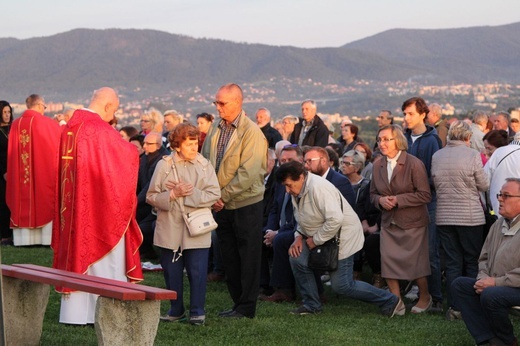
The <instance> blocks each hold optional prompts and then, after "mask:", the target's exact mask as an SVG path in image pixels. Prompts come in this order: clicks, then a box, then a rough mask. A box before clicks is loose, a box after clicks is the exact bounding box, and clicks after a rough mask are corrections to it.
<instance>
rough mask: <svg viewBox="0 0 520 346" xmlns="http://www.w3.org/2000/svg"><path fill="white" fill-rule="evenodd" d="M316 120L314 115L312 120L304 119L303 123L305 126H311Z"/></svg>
mask: <svg viewBox="0 0 520 346" xmlns="http://www.w3.org/2000/svg"><path fill="white" fill-rule="evenodd" d="M313 122H314V117H312V119H311V121H306V120H304V121H302V125H303V127H309V126H312V123H313Z"/></svg>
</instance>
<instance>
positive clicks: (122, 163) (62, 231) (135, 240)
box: [51, 87, 143, 324]
mask: <svg viewBox="0 0 520 346" xmlns="http://www.w3.org/2000/svg"><path fill="white" fill-rule="evenodd" d="M118 108H119V97H118V96H117V94H116V92H115V90H114V89H111V88H108V87H104V88H101V89H99V90H96V91H95V92H94V95H93V97H92V101H91V102H90V105H89V107H88V108H84V109H79V110H77V111H75V112H74V115H73V116H72V118H71V119H70V121H69V122H68V123H67V125H65V126H64V129H63V133H62V136H61V142H60V150H59V175H58V206H59V209H58V213H56V216H55V218H54V225H53V234H52V236H53V237H52V244H51V247H52V249H53V250H54V263H53V267H54V268H57V269H63V270H68V271H71V272H74V273H80V274H89V275H95V276H101V277H105V278H110V279H115V280H121V281H131V282H136V281H140V280H142V279H143V274H142V272H141V263H140V260H139V251H138V248H139V246H140V245H141V242H142V234H141V231H140V230H139V226H138V225H137V222H136V220H135V212H136V205H137V198H136V193H135V187H136V185H137V173H138V167H139V158H138V154H137V151H136V150H135V147H134V146H133V145H132V144H130V143H129V142H127V141H124V140H123V139H122V138H121V136H120V135H119V133H118V132H117V131H115V130H114V129H113V128H112V127H111V126H110V125H109V122H110V121H111V120H112V119H113V118H114V113H115V112H116V111H117V109H118ZM56 290H57V291H58V292H60V293H62V294H63V297H62V304H61V311H60V322H61V323H67V324H88V323H94V318H95V316H94V313H95V307H96V299H97V296H95V295H91V294H88V293H84V292H76V291H71V290H70V289H68V288H64V287H56Z"/></svg>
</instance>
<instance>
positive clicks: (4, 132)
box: [0, 100, 13, 245]
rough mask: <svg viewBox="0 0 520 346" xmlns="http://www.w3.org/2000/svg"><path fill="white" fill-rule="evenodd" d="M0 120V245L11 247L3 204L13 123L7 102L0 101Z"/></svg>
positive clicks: (11, 237)
mask: <svg viewBox="0 0 520 346" xmlns="http://www.w3.org/2000/svg"><path fill="white" fill-rule="evenodd" d="M0 112H1V113H2V114H1V116H2V120H1V124H0V132H1V133H0V215H1V216H0V236H1V237H2V242H1V245H13V230H12V229H11V227H10V226H9V223H10V216H11V212H10V211H9V207H7V203H6V202H5V191H6V187H7V186H6V181H5V176H6V172H7V144H8V142H9V139H8V138H9V130H10V129H11V124H12V123H13V109H12V108H11V105H10V104H9V102H7V101H3V100H2V101H0Z"/></svg>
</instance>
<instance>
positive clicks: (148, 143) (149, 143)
mask: <svg viewBox="0 0 520 346" xmlns="http://www.w3.org/2000/svg"><path fill="white" fill-rule="evenodd" d="M145 144H146V145H158V144H157V143H153V142H144V143H143V145H145Z"/></svg>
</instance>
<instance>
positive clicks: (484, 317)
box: [450, 277, 520, 345]
mask: <svg viewBox="0 0 520 346" xmlns="http://www.w3.org/2000/svg"><path fill="white" fill-rule="evenodd" d="M476 281H477V280H476V279H472V278H467V277H459V278H457V279H455V281H453V284H452V285H451V287H450V290H451V295H452V297H453V301H454V302H455V304H456V306H457V307H458V308H459V309H460V311H461V312H462V318H463V319H464V323H465V324H466V328H468V331H469V333H470V334H471V336H472V337H473V339H475V342H476V343H477V344H480V343H483V342H485V341H487V340H490V339H491V338H494V337H497V338H499V339H500V340H502V342H504V343H505V344H507V345H509V344H511V343H513V341H514V339H515V335H514V333H513V325H512V324H511V320H509V308H511V307H512V306H515V305H520V288H515V287H505V286H493V287H488V288H486V289H484V290H483V291H482V293H481V294H477V293H476V292H475V289H474V288H473V285H475V282H476Z"/></svg>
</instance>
